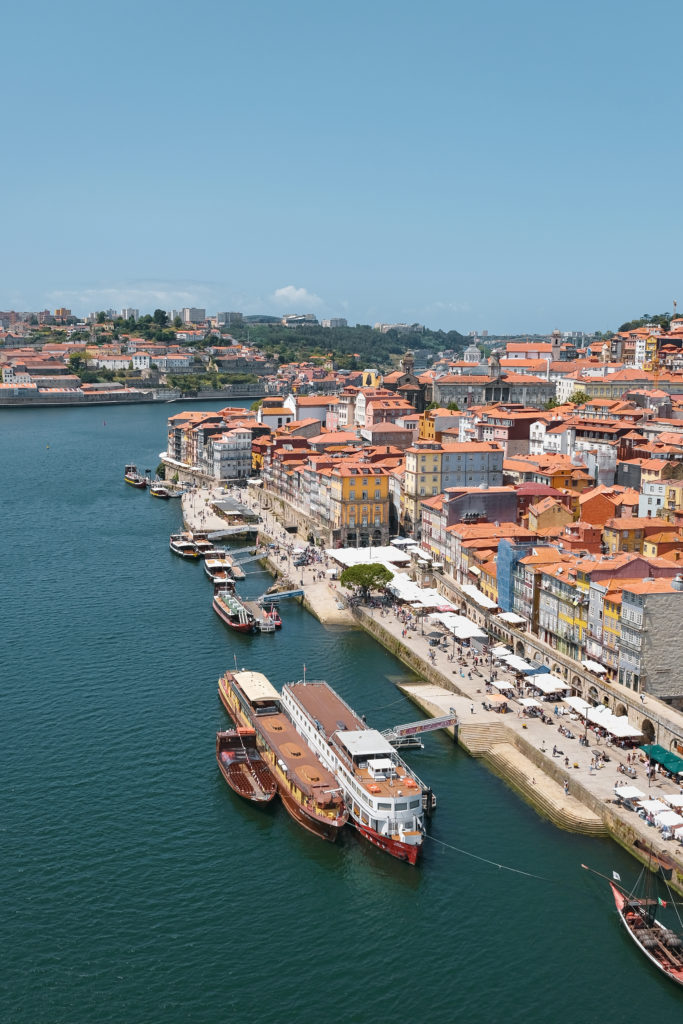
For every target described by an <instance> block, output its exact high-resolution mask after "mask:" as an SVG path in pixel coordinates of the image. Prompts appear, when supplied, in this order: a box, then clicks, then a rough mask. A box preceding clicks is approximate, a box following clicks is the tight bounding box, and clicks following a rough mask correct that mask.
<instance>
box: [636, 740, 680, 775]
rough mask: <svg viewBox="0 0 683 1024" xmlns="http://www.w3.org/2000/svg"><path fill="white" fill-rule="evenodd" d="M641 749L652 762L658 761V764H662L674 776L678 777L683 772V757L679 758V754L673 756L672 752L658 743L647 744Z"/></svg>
mask: <svg viewBox="0 0 683 1024" xmlns="http://www.w3.org/2000/svg"><path fill="white" fill-rule="evenodd" d="M640 749H641V750H643V751H644V752H645V753H646V754H647V756H648V757H649V758H650V759H651V760H652V761H656V762H657V764H661V765H662V766H663V767H664V768H666V770H667V771H669V772H672V773H673V774H674V775H678V774H680V773H681V772H683V757H679V756H678V754H672V753H671V751H670V750H666V749H665V748H664V747H660V745H659V744H658V743H646V744H644V745H643V746H642V747H641V748H640Z"/></svg>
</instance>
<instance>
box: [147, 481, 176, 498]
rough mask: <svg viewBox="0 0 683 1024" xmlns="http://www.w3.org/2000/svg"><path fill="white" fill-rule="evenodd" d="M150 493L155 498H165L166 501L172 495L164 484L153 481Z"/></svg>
mask: <svg viewBox="0 0 683 1024" xmlns="http://www.w3.org/2000/svg"><path fill="white" fill-rule="evenodd" d="M149 493H150V494H151V496H152V497H153V498H163V499H165V500H166V501H168V499H169V498H170V497H171V495H170V493H169V491H168V489H167V488H166V487H164V485H163V484H160V483H153V484H150V485H149Z"/></svg>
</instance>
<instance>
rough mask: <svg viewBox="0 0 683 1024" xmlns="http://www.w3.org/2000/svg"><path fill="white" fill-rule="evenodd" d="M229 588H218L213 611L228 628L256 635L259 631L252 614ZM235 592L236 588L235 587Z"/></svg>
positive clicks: (214, 597) (215, 591)
mask: <svg viewBox="0 0 683 1024" xmlns="http://www.w3.org/2000/svg"><path fill="white" fill-rule="evenodd" d="M228 587H229V584H228V586H227V587H226V586H217V587H216V588H215V590H214V595H213V610H214V611H215V613H216V615H217V616H218V617H219V618H220V619H222V620H223V622H224V623H225V624H226V626H230V628H231V629H236V630H237V632H238V633H255V632H256V630H257V629H258V626H257V623H256V619H255V618H254V616H253V615H252V613H251V612H250V611H249V610H248V609H247V608H245V607H244V605H243V604H242V602H241V601H238V600H237V598H236V597H235V595H234V594H233V593H231V592H229V590H228ZM233 590H234V587H233Z"/></svg>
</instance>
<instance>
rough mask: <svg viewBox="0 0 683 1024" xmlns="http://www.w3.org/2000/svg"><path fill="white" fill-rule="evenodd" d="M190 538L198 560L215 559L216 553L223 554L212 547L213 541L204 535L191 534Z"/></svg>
mask: <svg viewBox="0 0 683 1024" xmlns="http://www.w3.org/2000/svg"><path fill="white" fill-rule="evenodd" d="M190 536H191V538H192V543H193V544H194V546H195V547H196V549H197V551H198V552H199V557H200V558H207V557H208V558H215V557H216V553H217V552H218V551H220V553H223V551H222V549H219V548H216V547H214V544H213V541H211V540H209V538H208V536H207V535H206V534H205V533H192V534H190Z"/></svg>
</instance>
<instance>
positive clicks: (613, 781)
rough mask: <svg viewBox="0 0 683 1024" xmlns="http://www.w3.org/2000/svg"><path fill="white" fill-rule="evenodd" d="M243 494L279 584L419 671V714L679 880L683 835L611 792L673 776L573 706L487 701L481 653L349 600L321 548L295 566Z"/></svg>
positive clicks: (408, 691)
mask: <svg viewBox="0 0 683 1024" xmlns="http://www.w3.org/2000/svg"><path fill="white" fill-rule="evenodd" d="M219 494H222V491H221V490H220V489H218V490H216V491H209V490H201V489H200V490H198V491H196V492H193V496H192V504H191V506H188V512H189V515H188V516H187V517H186V519H187V522H188V525H190V526H194V527H195V528H199V527H200V526H201V527H203V528H204V529H214V525H213V518H212V513H211V511H210V505H211V502H212V501H214V500H215V498H216V497H217V496H218V495H219ZM184 500H185V499H184ZM242 500H243V501H244V503H245V504H247V505H249V506H250V507H251V508H253V509H254V511H256V512H258V513H259V515H260V516H261V520H262V522H261V529H260V534H259V541H260V543H261V544H263V545H268V544H270V545H272V547H270V548H269V547H267V546H266V547H264V550H263V553H264V557H265V558H266V560H267V562H268V565H269V568H270V571H271V572H273V574H275V575H277V576H278V577H279V578H280V579H281V580H282V581H283V582H285V583H286V584H287V585H292V586H296V587H301V588H302V589H303V591H304V595H305V596H304V604H305V606H306V607H307V608H308V609H309V611H311V612H312V614H314V615H316V617H317V618H318V619H319V620H320V621H321V622H323V623H324V624H327V625H347V626H355V627H359V626H360V627H361V628H364V629H366V630H367V631H368V632H370V633H371V634H372V635H373V636H374V637H375V638H376V639H377V640H378V642H380V643H382V644H383V645H384V646H385V647H387V648H388V649H389V650H391V652H392V653H394V654H396V655H397V656H398V657H399V658H400V659H401V660H403V661H404V662H405V663H406V664H407V665H409V666H410V668H411V669H413V671H414V672H416V673H417V675H419V676H422V677H423V679H424V680H425V681H424V682H419V683H414V684H408V685H403V686H402V687H401V690H402V692H404V693H405V695H406V696H407V697H409V699H410V700H411V701H413V703H415V704H416V706H417V707H419V708H421V709H422V710H423V711H424V712H425V714H427V715H435V716H436V715H442V714H447V713H448V712H449V711H450V709H451V708H452V709H454V710H455V712H456V713H457V715H458V720H459V725H458V742H459V744H460V745H461V746H462V747H463V748H464V749H465V750H467V751H468V753H470V754H471V755H472V756H474V757H479V758H482V759H483V760H484V761H485V762H486V763H487V765H488V766H489V767H490V768H491V770H493V771H494V772H496V774H498V775H500V776H501V778H503V779H504V780H505V781H506V782H507V783H508V784H509V785H510V786H511V787H512V788H513V789H514V790H515V791H516V792H517V793H518V794H519V795H520V796H522V798H523V799H524V800H526V801H527V802H528V803H529V804H531V805H532V806H533V807H534V808H535V809H536V810H537V811H538V812H539V813H541V814H543V815H544V816H545V817H547V818H549V820H551V821H552V822H553V823H554V824H556V825H558V826H559V827H562V828H565V829H567V830H570V831H576V832H581V833H583V834H586V835H607V834H610V835H612V837H613V838H615V839H616V840H617V841H618V842H619V843H621V845H623V846H624V847H625V848H626V849H627V850H628V851H629V852H630V853H632V854H633V855H634V856H639V854H638V852H637V851H636V850H635V849H634V847H633V843H634V841H635V839H640V840H643V841H645V842H646V843H648V844H651V845H652V846H653V848H654V849H655V850H657V851H658V852H660V853H662V854H663V855H665V856H667V857H669V858H670V859H671V860H673V861H675V862H676V863H677V864H678V865H679V868H678V875H679V877H678V882H677V884H678V887H679V888H680V887H682V886H683V848H682V847H681V845H680V844H679V843H678V842H675V841H668V842H667V841H664V840H663V839H662V837H661V835H660V833H659V832H658V831H657V830H656V829H655V828H653V827H651V826H649V825H648V824H647V822H646V821H644V820H643V819H641V818H640V817H639V816H638V815H637V814H636V813H634V812H633V811H630V810H627V809H626V808H624V807H623V806H620V805H618V804H617V803H616V802H615V800H614V789H615V786H617V785H620V784H621V785H626V784H628V785H635V786H636V787H637V788H638V789H640V790H641V791H643V792H644V793H645V794H646V795H647V796H649V797H651V798H653V799H654V798H657V797H658V796H661V794H662V793H673V792H678V789H679V787H678V786H677V784H676V783H675V782H674V781H673V780H669V779H666V778H665V777H664V776H663V775H659V774H655V775H653V776H652V777H651V778H650V779H648V778H647V775H646V768H647V764H646V763H645V762H644V761H640V760H639V761H638V762H637V764H636V778H635V779H630V778H629V777H628V776H627V775H624V774H622V773H621V772H620V770H619V769H620V767H621V766H624V765H625V764H626V754H627V752H626V751H625V750H621V749H620V748H619V747H618V746H615V745H614V744H611V743H608V742H607V741H605V740H602V739H600V738H598V737H597V736H596V734H595V733H594V732H593V731H592V730H591V729H590V728H589V729H588V730H586V729H585V726H584V723H583V722H582V721H580V720H579V719H578V717H577V716H574V715H570V714H566V715H562V716H559V715H558V716H556V715H555V714H554V710H555V706H556V705H555V704H553V703H543V704H542V706H543V710H544V713H545V714H546V715H550V717H551V718H552V724H550V725H549V724H546V723H544V722H543V721H542V720H541V719H540V718H533V717H526V716H525V715H524V714H523V709H522V705H521V704H519V702H518V698H517V697H516V696H513V697H510V698H509V704H508V706H509V711H508V713H507V714H500V713H497V712H495V711H492V710H485V709H484V707H483V705H484V703H489V701H488V697H489V694H488V693H487V681H488V679H489V672H490V668H489V665H488V659H486V658H483V659H479V660H480V662H482V663H480V664H479V665H476V666H475V663H474V658H475V656H476V655H475V654H474V653H473V652H472V651H469V650H468V649H466V648H464V649H462V651H461V650H460V649H459V647H458V646H455V645H454V644H453V642H452V641H450V642H449V643H448V645H447V646H444V645H442V644H441V645H439V646H433V645H430V642H429V640H430V638H429V636H428V635H427V634H429V633H430V632H433V627H432V626H430V625H429V623H428V622H426V621H425V620H420V619H418V618H417V617H414V616H412V617H411V616H410V614H406V611H405V610H403V609H401V608H400V607H399V606H391V607H388V608H382V607H373V606H371V605H370V606H365V605H364V606H362V607H350V603H349V596H350V595H349V593H348V591H345V590H344V588H341V587H340V586H339V584H338V582H337V581H335V580H332V579H330V578H329V576H328V575H327V570H328V568H329V564H328V559H327V558H326V556H325V555H324V553H321V555H320V559H321V560H320V561H317V562H314V563H313V564H312V565H308V566H295V565H294V553H295V551H296V550H297V548H300V547H301V546H303V544H302V542H301V541H300V540H299V539H298V538H297V537H296V536H292V535H290V534H289V533H287V532H286V531H285V529H284V528H283V527H282V525H281V523H280V522H279V521H278V520H277V518H276V517H275V516H274V515H273V512H272V510H270V509H264V508H263V507H262V506H261V505H260V504H259V502H258V501H257V500H256V498H255V497H254V496H253V495H246V496H244V497H243V498H242ZM184 512H185V506H184ZM216 518H217V517H216ZM218 522H221V521H220V520H218ZM215 528H216V529H219V528H220V527H219V526H216V527H215ZM496 671H497V678H498V680H499V681H505V682H508V683H510V684H511V685H513V686H517V679H516V677H515V674H514V673H513V672H511V671H510V670H508V669H507V668H505V667H501V666H498V667H497V669H496ZM491 692H492V693H493V692H496V691H495V690H492V691H491ZM558 705H560V706H561V701H558ZM558 710H559V707H558ZM566 710H567V711H568V709H566ZM560 723H562V724H563V725H564V726H566V727H567V728H568V729H569V731H570V732H572V733H573V734H574V737H573V739H569V738H568V737H566V736H565V735H562V734H561V733H560V732H559V731H558V726H559V724H560ZM582 739H586V740H587V744H588V745H585V744H584V743H583V742H582ZM601 753H605V754H606V755H607V756H608V757H609V761H607V762H606V763H603V764H602V765H601V767H597V768H596V767H595V755H596V754H601Z"/></svg>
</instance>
